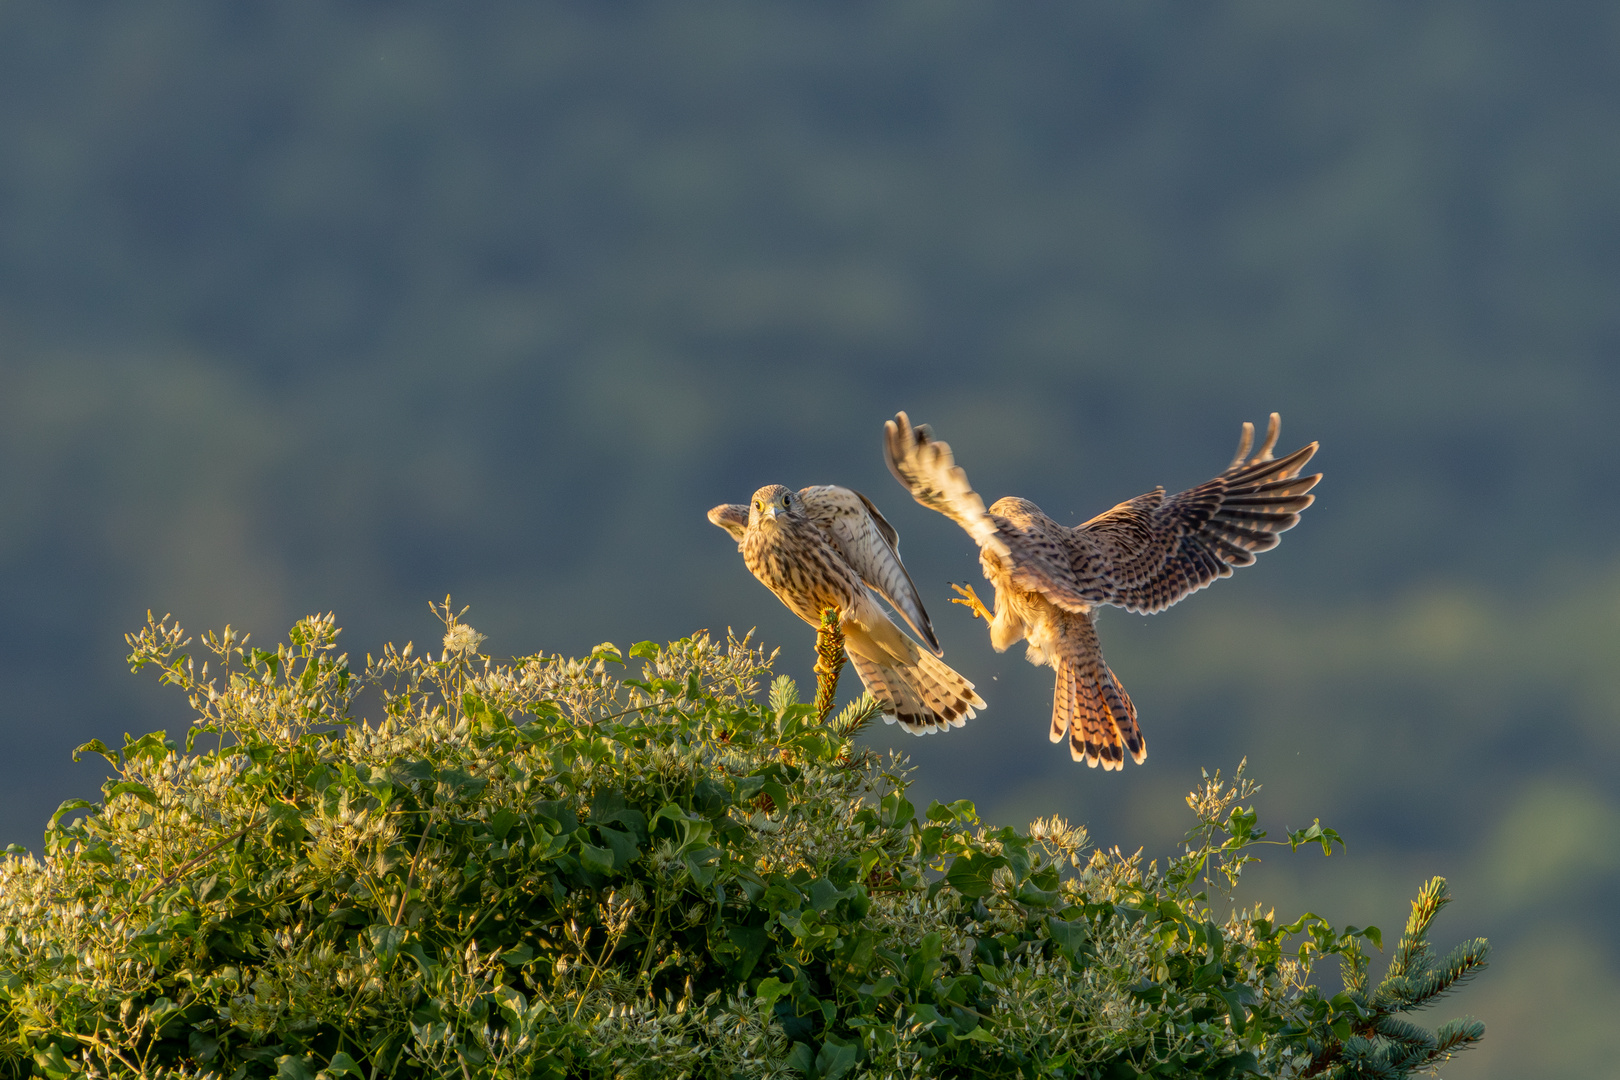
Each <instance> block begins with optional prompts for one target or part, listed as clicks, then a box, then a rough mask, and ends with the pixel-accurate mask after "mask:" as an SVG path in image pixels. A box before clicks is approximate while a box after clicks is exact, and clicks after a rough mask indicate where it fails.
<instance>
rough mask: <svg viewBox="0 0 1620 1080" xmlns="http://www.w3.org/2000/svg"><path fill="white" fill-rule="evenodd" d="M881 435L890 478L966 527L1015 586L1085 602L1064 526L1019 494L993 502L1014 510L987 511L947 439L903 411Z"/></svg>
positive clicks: (1060, 600) (1077, 605)
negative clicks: (1071, 570) (1010, 512)
mask: <svg viewBox="0 0 1620 1080" xmlns="http://www.w3.org/2000/svg"><path fill="white" fill-rule="evenodd" d="M883 435H884V439H883V456H884V459H885V460H886V461H888V463H889V471H890V472H892V473H894V475H895V479H897V480H899V481H900V483H901V484H902V485H903V486H904V487H905V489H906V490H907V491H909V492H911V497H912V498H914V499H916V500H917V501H918V502H920V503H922V504H923V505H924V506H926V507H928V508H929V509H930V510H938V511H939V512H940V513H941V514H944V515H945V516H946V517H948V518H950V519H951V520H952V521H954V522H956V523H957V524H958V525H960V526H962V528H963V529H965V530H967V534H968V535H969V536H971V537H973V542H974V543H976V544H978V545H979V550H980V551H982V552H984V553H985V554H986V555H987V556H990V557H991V558H992V561H994V562H997V563H1000V565H1001V566H1002V567H1003V568H1004V569H1006V571H1007V572H1008V574H1009V576H1010V578H1011V580H1012V583H1013V584H1014V585H1015V586H1017V587H1018V588H1020V589H1025V590H1028V591H1029V592H1040V593H1044V594H1046V595H1047V596H1048V597H1049V598H1051V600H1052V602H1053V603H1055V604H1058V605H1059V606H1062V607H1073V608H1074V609H1075V610H1080V609H1081V608H1082V607H1083V606H1084V605H1085V603H1086V599H1085V598H1084V597H1083V596H1081V595H1080V593H1079V592H1078V591H1077V586H1076V584H1075V582H1074V580H1073V577H1072V575H1071V574H1070V573H1069V566H1068V552H1067V545H1066V543H1065V541H1066V540H1067V536H1066V532H1067V530H1065V529H1063V528H1062V527H1061V526H1060V525H1058V524H1057V523H1056V522H1054V521H1052V520H1051V519H1050V518H1048V517H1047V516H1046V515H1045V514H1043V513H1041V512H1040V508H1039V507H1037V506H1036V505H1035V504H1034V503H1031V502H1026V501H1025V500H1023V499H1003V500H1002V501H1001V502H999V503H997V504H996V506H997V507H998V508H1000V507H1002V506H1004V505H1008V504H1016V506H1017V507H1018V508H1019V512H1018V513H1015V514H1014V515H1013V516H1011V517H1009V516H1006V515H1003V514H1002V513H1000V512H999V509H998V512H997V513H990V512H989V511H987V510H986V509H985V508H984V500H983V499H982V498H980V497H979V493H978V492H977V491H974V490H973V487H972V485H971V484H969V483H968V478H967V473H965V472H963V471H962V469H961V466H959V465H957V464H956V459H955V458H954V457H953V456H952V455H951V447H950V444H949V443H943V442H940V441H938V440H937V439H935V438H934V434H933V432H932V431H931V430H930V429H929V427H928V425H927V424H919V425H917V426H916V427H912V426H911V420H910V419H909V418H908V417H907V416H906V414H905V413H903V412H901V413H896V414H895V416H894V419H893V420H890V421H889V422H888V423H886V424H884V425H883ZM1025 510H1027V513H1025V512H1024V511H1025Z"/></svg>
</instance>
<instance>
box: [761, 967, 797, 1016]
mask: <svg viewBox="0 0 1620 1080" xmlns="http://www.w3.org/2000/svg"><path fill="white" fill-rule="evenodd" d="M792 989H793V984H792V983H785V982H783V981H782V980H781V979H778V978H777V977H776V976H774V975H772V976H770V977H769V978H766V979H761V980H760V981H759V986H758V987H756V988H755V990H754V995H755V996H756V997H759V998H761V999H763V1000H764V1002H765V1009H766V1011H767V1012H768V1011H770V1010H771V1009H772V1008H774V1007H775V1005H776V1000H777V999H778V998H780V997H781V996H782V995H784V994H786V993H788V992H789V991H790V990H792Z"/></svg>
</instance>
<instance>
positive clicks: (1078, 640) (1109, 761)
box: [1052, 615, 1147, 769]
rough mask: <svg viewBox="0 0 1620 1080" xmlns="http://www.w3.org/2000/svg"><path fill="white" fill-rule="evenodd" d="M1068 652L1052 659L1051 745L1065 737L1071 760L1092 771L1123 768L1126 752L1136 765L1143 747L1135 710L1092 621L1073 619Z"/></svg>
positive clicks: (1080, 617) (1143, 753) (1144, 751)
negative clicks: (1054, 683) (1105, 657)
mask: <svg viewBox="0 0 1620 1080" xmlns="http://www.w3.org/2000/svg"><path fill="white" fill-rule="evenodd" d="M1065 621H1066V622H1068V623H1069V626H1068V627H1066V629H1067V630H1068V631H1069V633H1068V634H1066V635H1065V636H1066V637H1067V638H1068V639H1069V640H1068V641H1067V642H1066V645H1067V646H1068V647H1066V648H1064V649H1063V650H1062V651H1060V652H1058V653H1057V654H1056V655H1055V656H1054V657H1053V663H1052V666H1053V667H1055V668H1057V686H1056V688H1055V689H1054V690H1053V691H1052V741H1053V742H1062V741H1063V737H1064V736H1065V735H1067V736H1068V737H1069V756H1070V757H1072V758H1073V759H1074V760H1076V761H1084V762H1085V763H1086V764H1087V765H1090V766H1091V767H1092V768H1096V767H1097V765H1098V764H1101V765H1102V767H1103V768H1104V769H1123V768H1124V767H1125V752H1126V751H1127V750H1128V751H1130V755H1131V760H1132V761H1134V762H1136V763H1137V764H1138V765H1140V764H1142V762H1143V761H1144V760H1146V758H1147V742H1146V740H1144V739H1143V738H1142V729H1141V728H1139V727H1137V725H1136V706H1135V705H1134V704H1132V702H1131V695H1129V694H1127V693H1126V692H1125V687H1124V686H1123V685H1122V684H1121V683H1120V681H1119V678H1118V677H1117V676H1115V674H1114V673H1113V671H1112V670H1110V669H1109V667H1108V664H1107V663H1106V662H1105V661H1104V660H1103V657H1102V647H1101V645H1099V644H1098V642H1097V631H1096V629H1095V628H1094V627H1093V626H1092V624H1091V618H1090V617H1089V616H1085V615H1077V616H1072V617H1070V618H1068V619H1066V620H1065Z"/></svg>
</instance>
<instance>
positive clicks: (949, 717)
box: [709, 484, 984, 735]
mask: <svg viewBox="0 0 1620 1080" xmlns="http://www.w3.org/2000/svg"><path fill="white" fill-rule="evenodd" d="M709 520H710V521H712V522H714V523H715V524H716V525H718V526H720V527H721V528H722V529H725V530H726V531H727V532H728V533H730V534H731V535H732V537H733V538H735V539H736V541H737V547H738V550H740V551H741V552H742V553H743V561H744V562H745V563H747V564H748V569H749V570H752V571H753V573H754V576H755V577H757V578H759V580H760V581H761V582H763V583H764V584H765V586H766V587H767V588H769V589H770V590H771V591H772V592H774V593H775V594H776V595H777V597H778V598H779V599H780V600H781V601H782V603H784V604H786V605H787V606H788V609H789V610H790V611H792V612H793V613H794V614H795V615H797V616H798V617H799V618H801V619H803V620H804V621H805V622H807V623H809V624H810V625H811V626H817V627H819V626H820V625H821V612H822V611H823V610H824V609H826V608H829V607H830V608H834V609H836V610H837V611H838V615H839V625H840V627H841V629H842V630H843V632H844V648H845V650H846V651H847V652H848V653H849V659H850V662H851V663H852V664H853V665H854V666H855V671H856V673H857V674H858V675H860V677H861V681H862V682H863V683H865V684H866V688H867V689H868V690H869V691H871V693H872V696H873V697H875V698H877V699H878V700H879V701H880V702H882V703H883V719H884V720H886V721H888V722H889V723H891V724H894V723H898V724H900V725H901V726H903V727H904V728H905V729H906V730H907V731H910V732H911V733H912V734H914V735H927V734H932V733H933V732H936V731H943V730H945V729H946V728H947V727H961V726H962V725H963V724H964V723H965V722H966V721H967V720H968V719H970V718H971V717H972V716H974V715H975V713H974V710H975V709H982V708H984V699H983V698H981V697H979V695H978V694H976V693H974V692H973V684H972V683H970V682H968V681H967V680H966V679H964V678H962V676H960V675H958V674H957V673H956V672H955V671H952V670H951V669H950V668H949V667H948V666H946V664H945V663H944V662H943V661H941V660H938V659H936V657H935V656H934V655H932V654H930V653H928V652H925V651H924V650H923V649H921V648H919V647H918V646H917V643H916V642H914V641H912V640H911V639H910V638H909V637H907V636H906V635H905V634H904V633H903V632H901V630H900V628H899V627H897V626H895V625H894V623H893V622H891V621H890V620H889V617H888V616H887V615H886V614H884V612H883V609H882V607H880V606H879V605H878V602H877V599H876V597H874V596H873V595H872V591H873V590H876V591H877V592H878V593H880V594H881V595H882V596H883V598H884V599H886V600H887V601H888V602H889V603H890V604H892V605H894V609H895V610H896V611H898V612H899V613H900V615H901V617H902V618H904V619H905V620H906V622H907V623H909V624H910V625H911V628H912V629H913V630H915V631H916V632H917V635H918V636H919V637H921V638H922V639H923V640H924V641H925V642H927V643H928V647H929V648H930V649H932V650H933V651H934V653H939V652H940V651H941V650H940V647H939V639H938V638H936V637H935V636H934V627H933V625H932V624H931V623H930V622H929V621H928V612H926V611H924V610H923V606H922V599H921V598H920V597H919V596H918V595H917V587H916V586H915V585H913V584H912V582H911V575H909V574H907V573H906V568H905V566H904V565H903V564H902V563H901V562H900V546H899V545H900V537H899V535H898V534H897V533H896V532H895V531H894V528H893V527H892V526H891V525H890V524H889V523H888V522H887V521H885V520H884V519H883V515H882V514H880V513H878V510H877V507H875V506H873V505H872V503H871V500H869V499H867V497H866V496H864V495H862V494H860V493H859V492H855V491H850V490H849V489H848V488H841V487H807V488H805V489H803V490H802V491H789V490H788V489H787V488H785V487H782V486H781V485H779V484H773V485H771V486H769V487H762V488H760V489H759V490H758V491H756V492H754V498H753V500H752V502H750V504H749V505H747V506H743V505H741V504H727V505H723V506H717V507H715V508H714V509H713V510H710V511H709ZM869 586H870V587H869Z"/></svg>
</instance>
